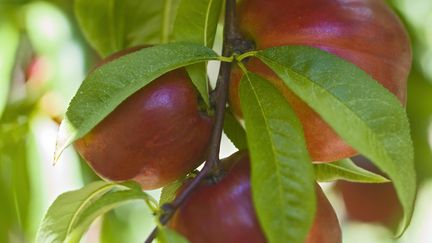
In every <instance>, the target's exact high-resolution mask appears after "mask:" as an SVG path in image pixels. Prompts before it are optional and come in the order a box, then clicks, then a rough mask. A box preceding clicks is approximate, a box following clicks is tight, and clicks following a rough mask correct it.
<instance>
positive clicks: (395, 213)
mask: <svg viewBox="0 0 432 243" xmlns="http://www.w3.org/2000/svg"><path fill="white" fill-rule="evenodd" d="M353 160H354V161H355V162H356V163H357V165H359V166H361V167H362V168H364V169H367V170H370V171H372V172H375V173H379V174H382V173H381V172H380V171H379V170H378V169H377V168H376V167H375V166H374V165H373V164H372V163H371V162H369V161H368V160H367V159H366V158H364V157H361V156H357V157H355V158H353ZM336 190H337V191H338V192H340V194H341V196H342V199H343V201H344V203H345V209H346V212H347V215H348V218H349V219H351V220H355V221H361V222H366V223H379V224H383V225H385V226H389V227H391V228H392V227H396V226H397V222H398V221H399V219H400V218H401V217H402V213H403V211H402V206H401V205H400V202H399V200H398V197H397V194H396V191H395V188H394V187H393V184H392V183H382V184H365V183H353V182H346V181H338V182H337V183H336Z"/></svg>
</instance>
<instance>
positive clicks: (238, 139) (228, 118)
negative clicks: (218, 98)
mask: <svg viewBox="0 0 432 243" xmlns="http://www.w3.org/2000/svg"><path fill="white" fill-rule="evenodd" d="M224 132H225V134H226V135H227V137H228V138H229V140H231V142H232V143H233V144H234V146H235V147H236V148H237V149H238V150H243V149H247V147H248V146H247V141H246V132H245V130H244V128H243V127H242V125H241V124H240V122H239V121H238V120H237V119H236V118H235V117H234V115H233V114H232V112H231V111H230V110H226V111H225V120H224Z"/></svg>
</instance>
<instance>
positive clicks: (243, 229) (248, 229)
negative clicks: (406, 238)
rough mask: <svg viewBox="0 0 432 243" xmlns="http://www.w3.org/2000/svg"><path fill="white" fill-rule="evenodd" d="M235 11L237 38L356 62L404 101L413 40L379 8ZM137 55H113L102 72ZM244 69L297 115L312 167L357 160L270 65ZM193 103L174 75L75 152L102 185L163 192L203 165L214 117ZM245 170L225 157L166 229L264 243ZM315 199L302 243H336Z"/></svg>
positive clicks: (297, 5) (345, 5)
mask: <svg viewBox="0 0 432 243" xmlns="http://www.w3.org/2000/svg"><path fill="white" fill-rule="evenodd" d="M237 13H238V18H239V19H238V20H239V22H238V26H239V28H240V31H241V32H242V34H243V35H244V37H245V38H248V39H250V40H251V41H253V42H254V43H255V46H256V48H257V49H258V50H259V49H265V48H270V47H275V46H282V45H307V46H312V47H316V48H319V49H322V50H325V51H328V52H329V53H332V54H334V55H337V56H339V57H341V58H343V59H345V60H347V61H349V62H352V63H354V64H356V65H357V66H358V67H360V68H361V69H363V70H364V71H365V72H366V73H368V74H369V75H371V76H372V77H373V78H374V79H376V80H377V81H379V82H380V83H381V84H382V85H383V86H384V87H385V88H387V89H388V90H389V91H390V92H392V93H393V94H394V95H396V96H397V97H398V98H399V100H400V101H401V103H403V104H404V103H405V100H406V97H405V94H406V78H407V75H408V72H409V69H410V63H411V50H410V45H409V40H408V37H407V34H406V32H405V30H404V28H403V27H402V25H401V23H400V21H399V20H398V18H397V17H396V15H395V14H394V13H393V12H392V11H391V10H390V8H389V7H388V6H387V5H386V4H385V2H384V1H383V0H353V1H341V0H293V1H286V0H243V1H240V2H239V4H238V12H237ZM135 50H136V49H131V50H126V51H123V52H122V53H120V54H115V55H114V56H112V57H110V58H108V59H106V60H105V61H104V62H103V63H102V64H101V65H103V64H104V63H106V62H109V61H112V60H113V59H115V58H118V57H121V56H122V55H124V54H126V53H128V52H131V51H135ZM245 65H246V67H247V68H248V69H249V70H251V71H253V72H255V73H258V74H260V75H262V76H263V77H265V78H266V79H268V80H269V81H270V82H271V83H272V84H273V85H274V86H276V87H277V88H278V89H279V90H280V92H281V93H282V94H283V95H284V97H285V98H286V101H287V102H288V103H289V104H290V105H291V106H292V107H293V109H294V110H295V112H296V114H297V116H298V117H299V119H300V121H301V122H302V125H303V128H304V134H305V138H306V141H307V147H308V150H309V153H310V155H311V157H312V159H313V160H314V161H319V162H332V161H335V160H339V159H342V158H347V157H351V156H353V155H355V154H356V151H355V150H354V149H353V148H351V147H350V146H349V145H347V144H346V143H345V142H344V141H343V140H342V139H341V138H340V137H339V136H338V135H337V134H336V133H335V132H334V131H333V130H332V128H331V127H330V126H329V125H328V124H326V123H325V122H324V121H323V120H322V119H321V118H320V116H319V115H318V114H317V113H316V112H315V111H313V110H312V109H311V108H310V107H309V106H308V105H307V104H306V103H304V102H303V101H302V100H300V99H299V98H298V97H297V96H296V95H294V94H293V93H292V92H291V91H290V90H289V89H288V88H287V87H286V86H285V85H284V83H283V82H282V81H281V80H280V79H279V78H278V77H277V75H275V74H274V73H273V72H272V71H271V70H270V69H269V68H268V67H266V66H265V65H264V64H263V63H261V62H260V61H259V60H257V59H251V60H248V61H247V63H245ZM241 76H242V74H241V72H240V69H234V71H233V73H232V75H231V82H230V90H229V96H230V102H229V103H230V106H231V107H232V109H233V110H234V113H235V114H236V116H237V118H238V119H241V118H242V111H241V107H240V102H239V95H238V93H239V80H240V78H241ZM199 100H200V97H199V95H198V92H197V90H196V89H195V88H194V86H193V84H192V82H191V80H190V78H189V77H188V75H187V73H186V71H185V70H184V69H178V70H174V71H171V72H169V73H166V74H164V75H163V76H161V77H159V78H157V79H156V80H154V81H153V82H152V83H151V84H149V85H147V86H145V87H144V88H142V89H141V90H139V91H137V92H136V93H135V94H133V95H132V96H130V97H129V98H128V99H127V100H125V101H124V102H123V103H122V104H121V105H119V106H118V107H117V108H116V109H115V110H114V111H113V112H112V113H111V114H110V115H109V116H108V117H106V118H105V119H104V120H103V121H102V122H101V123H99V124H98V125H97V126H96V127H95V128H94V129H93V130H92V131H91V132H90V133H89V134H87V135H86V136H85V137H84V138H82V139H80V140H79V141H78V142H77V143H76V144H75V146H76V148H77V150H78V151H79V153H80V154H81V155H82V156H83V157H84V158H85V159H86V160H87V161H88V163H89V164H90V166H91V167H92V168H93V169H94V171H95V172H96V173H97V174H98V175H100V176H101V177H103V178H104V179H107V180H112V181H125V180H130V179H133V180H135V181H137V182H139V183H140V184H141V185H142V188H143V189H156V188H160V187H163V186H165V185H167V184H169V183H171V182H173V181H175V180H177V179H179V178H181V177H183V176H184V175H186V174H187V173H188V172H191V171H193V170H194V169H196V168H197V166H199V165H200V164H201V163H202V162H203V161H204V160H205V156H206V154H207V152H208V151H207V150H208V145H209V141H210V137H211V133H212V129H213V123H214V119H213V117H212V116H211V115H209V114H208V113H207V112H206V111H205V110H203V109H201V106H200V101H199ZM249 163H250V162H249V157H248V153H247V152H245V151H241V152H238V153H236V154H234V155H232V156H230V157H229V158H227V159H225V160H224V161H223V162H222V167H223V168H222V171H223V173H219V175H218V176H219V177H221V175H223V176H222V178H219V177H218V178H216V180H215V179H214V178H213V179H209V180H205V181H204V182H203V183H202V184H201V185H200V186H199V187H198V188H197V189H196V190H195V191H194V192H193V193H192V194H191V195H190V197H189V198H188V199H187V200H186V202H185V203H184V204H183V205H182V206H181V208H179V210H178V211H177V212H176V214H175V215H174V218H173V219H172V221H171V222H170V224H169V226H170V227H172V228H173V229H176V230H177V231H178V232H181V233H182V234H184V235H185V236H186V237H187V238H188V239H189V240H190V241H191V242H266V238H265V235H264V233H263V232H262V230H261V228H260V225H259V222H258V220H257V217H256V215H255V210H254V206H253V203H252V199H251V184H250V179H249V173H250V166H249ZM185 184H186V185H187V184H188V182H187V181H186V182H185ZM340 186H341V188H342V190H346V189H344V186H343V185H342V184H341V185H340ZM181 190H182V189H180V190H179V191H181ZM316 194H317V213H316V216H315V220H314V223H313V226H312V228H311V230H310V233H309V235H308V237H307V240H306V242H311V243H312V242H320V243H326V242H328V243H337V242H341V232H340V227H339V223H338V219H337V217H336V215H335V212H334V210H333V208H332V207H331V205H330V203H329V201H328V200H327V198H326V197H325V195H324V194H323V192H322V190H321V188H320V187H319V186H318V185H317V186H316ZM345 194H346V193H345ZM346 195H347V197H349V196H348V194H346ZM203 219H205V220H206V222H207V223H205V224H203V223H202V220H203Z"/></svg>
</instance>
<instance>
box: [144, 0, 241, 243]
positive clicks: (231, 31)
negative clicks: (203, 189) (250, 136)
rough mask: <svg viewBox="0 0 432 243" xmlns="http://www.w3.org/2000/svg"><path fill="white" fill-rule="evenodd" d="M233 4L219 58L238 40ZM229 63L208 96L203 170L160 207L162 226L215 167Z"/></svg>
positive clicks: (232, 2) (231, 1) (223, 65)
mask: <svg viewBox="0 0 432 243" xmlns="http://www.w3.org/2000/svg"><path fill="white" fill-rule="evenodd" d="M235 17H236V1H235V0H227V1H226V9H225V23H224V40H223V49H222V56H224V57H230V56H232V54H233V52H234V45H235V43H236V41H237V40H239V39H241V36H240V34H239V33H238V32H237V29H236V19H235ZM231 65H232V63H231V62H221V66H220V69H219V77H218V80H217V83H216V88H215V90H214V93H212V95H214V96H212V98H213V99H212V101H213V105H214V107H215V125H214V128H213V132H212V136H211V139H210V147H209V154H208V157H207V161H206V163H205V165H204V167H203V169H202V170H201V171H200V172H199V173H198V175H197V176H196V177H195V178H194V179H193V180H192V181H191V183H190V184H188V186H187V187H186V188H185V189H184V190H183V191H182V192H181V193H180V194H179V195H178V196H177V197H176V199H175V200H174V201H173V202H172V203H169V204H164V205H162V210H163V213H162V215H161V216H160V218H159V221H160V224H161V225H166V224H167V223H168V221H169V220H170V219H171V217H172V216H173V215H174V213H175V211H176V210H177V209H178V208H179V207H180V206H181V205H182V203H183V202H184V201H185V200H186V198H187V197H188V196H189V195H190V194H191V193H192V191H193V190H194V189H195V188H196V187H197V186H198V185H199V184H200V183H201V181H202V180H203V179H204V178H205V177H206V176H207V175H208V174H209V173H210V172H211V171H212V170H213V169H214V168H216V169H217V168H218V166H219V163H220V159H219V151H220V142H221V138H222V131H223V123H224V115H225V108H226V103H227V98H228V86H229V81H230V75H231ZM157 232H158V228H157V227H156V228H155V229H154V230H153V232H152V233H151V234H150V235H149V237H148V238H147V240H146V241H145V242H146V243H151V242H152V241H153V239H154V238H155V237H156V235H157Z"/></svg>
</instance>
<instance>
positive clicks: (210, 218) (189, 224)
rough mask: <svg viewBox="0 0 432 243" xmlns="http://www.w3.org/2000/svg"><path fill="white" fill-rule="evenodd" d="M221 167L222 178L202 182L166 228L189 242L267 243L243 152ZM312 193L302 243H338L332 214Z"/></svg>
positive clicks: (324, 201)
mask: <svg viewBox="0 0 432 243" xmlns="http://www.w3.org/2000/svg"><path fill="white" fill-rule="evenodd" d="M222 165H223V167H224V171H225V174H224V177H223V178H221V180H220V181H219V182H217V183H216V184H215V182H214V181H211V180H209V181H205V182H204V183H202V184H201V185H200V186H199V187H198V188H197V189H196V190H195V191H194V192H193V193H192V194H191V195H190V196H189V197H188V199H187V200H186V201H185V202H184V204H183V205H182V206H181V207H180V208H179V209H178V210H177V212H176V213H175V215H174V217H173V218H172V219H171V221H170V223H169V227H171V228H173V229H175V230H176V231H178V232H180V233H181V234H183V235H184V236H185V237H187V238H188V239H189V241H190V242H191V243H201V242H206V243H231V242H232V243H237V242H248V243H261V242H267V241H266V239H265V236H264V233H263V232H262V230H261V227H260V225H259V222H258V220H257V217H256V214H255V210H254V207H253V204H252V198H251V185H250V175H249V173H250V162H249V157H248V155H247V153H246V152H245V151H240V152H237V153H235V154H234V155H232V156H230V157H228V158H226V159H224V160H223V161H222ZM181 190H182V189H180V190H179V191H181ZM316 191H317V205H318V207H317V214H316V218H315V221H314V223H313V226H312V228H311V231H310V233H309V235H308V236H307V240H306V241H305V242H307V243H339V242H341V230H340V226H339V222H338V219H337V217H336V214H335V212H334V210H333V208H332V206H331V205H330V203H329V201H328V200H327V198H326V197H325V195H324V193H323V192H322V190H321V188H320V187H319V186H318V185H317V186H316ZM286 210H290V209H289V208H287V209H286ZM287 230H288V229H287Z"/></svg>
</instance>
